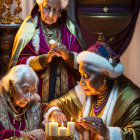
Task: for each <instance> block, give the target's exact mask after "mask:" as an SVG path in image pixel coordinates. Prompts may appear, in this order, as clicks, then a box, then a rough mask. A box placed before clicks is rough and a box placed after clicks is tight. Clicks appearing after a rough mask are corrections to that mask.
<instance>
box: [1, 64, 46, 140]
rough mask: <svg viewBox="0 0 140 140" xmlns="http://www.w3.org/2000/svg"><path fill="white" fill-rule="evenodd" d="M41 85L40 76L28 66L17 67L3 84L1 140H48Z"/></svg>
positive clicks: (7, 75) (4, 78)
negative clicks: (19, 139)
mask: <svg viewBox="0 0 140 140" xmlns="http://www.w3.org/2000/svg"><path fill="white" fill-rule="evenodd" d="M37 83H38V77H37V75H36V73H35V72H34V71H33V70H32V68H31V67H29V66H27V65H18V66H15V67H13V68H12V69H11V70H10V71H9V72H8V73H7V74H6V75H5V76H4V77H3V78H2V80H1V81H0V140H2V139H7V138H11V139H12V138H13V139H14V138H15V137H24V138H26V139H32V140H45V135H44V131H43V130H42V129H40V121H41V118H42V117H41V116H42V115H41V114H42V108H41V105H40V103H39V100H40V97H39V95H38V94H37V93H36V91H37Z"/></svg>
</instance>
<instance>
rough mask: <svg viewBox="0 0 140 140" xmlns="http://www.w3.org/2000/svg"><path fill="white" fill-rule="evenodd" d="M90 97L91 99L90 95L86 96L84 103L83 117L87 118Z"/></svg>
mask: <svg viewBox="0 0 140 140" xmlns="http://www.w3.org/2000/svg"><path fill="white" fill-rule="evenodd" d="M92 97H93V96H92V95H89V96H87V102H86V106H85V108H84V112H83V117H88V115H89V112H90V108H91V102H92Z"/></svg>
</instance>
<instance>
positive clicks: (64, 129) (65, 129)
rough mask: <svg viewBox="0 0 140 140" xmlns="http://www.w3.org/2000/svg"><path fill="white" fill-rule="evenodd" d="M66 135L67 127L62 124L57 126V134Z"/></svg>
mask: <svg viewBox="0 0 140 140" xmlns="http://www.w3.org/2000/svg"><path fill="white" fill-rule="evenodd" d="M66 135H67V128H66V127H64V126H63V123H62V127H59V128H58V136H66Z"/></svg>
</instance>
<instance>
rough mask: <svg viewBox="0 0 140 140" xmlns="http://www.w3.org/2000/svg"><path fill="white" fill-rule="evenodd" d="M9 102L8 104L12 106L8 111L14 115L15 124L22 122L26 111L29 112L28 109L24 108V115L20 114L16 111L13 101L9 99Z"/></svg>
mask: <svg viewBox="0 0 140 140" xmlns="http://www.w3.org/2000/svg"><path fill="white" fill-rule="evenodd" d="M7 100H8V103H9V105H10V106H8V110H9V111H10V112H11V113H12V114H13V117H14V119H13V123H15V121H21V116H22V115H23V114H25V113H26V111H27V110H26V108H24V109H23V110H22V113H20V114H19V112H18V111H17V110H16V109H15V107H14V105H13V103H12V102H11V99H10V98H8V99H7Z"/></svg>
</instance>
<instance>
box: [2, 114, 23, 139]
mask: <svg viewBox="0 0 140 140" xmlns="http://www.w3.org/2000/svg"><path fill="white" fill-rule="evenodd" d="M8 115H9V119H10V123H11V125H12V126H13V127H14V129H11V130H6V129H5V128H4V126H3V125H2V124H1V123H0V140H2V139H8V138H10V137H13V136H17V137H20V131H23V130H24V129H25V119H24V116H22V120H21V122H19V121H15V123H13V115H12V114H11V113H9V112H8ZM20 123H21V127H20ZM19 127H20V129H19Z"/></svg>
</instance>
